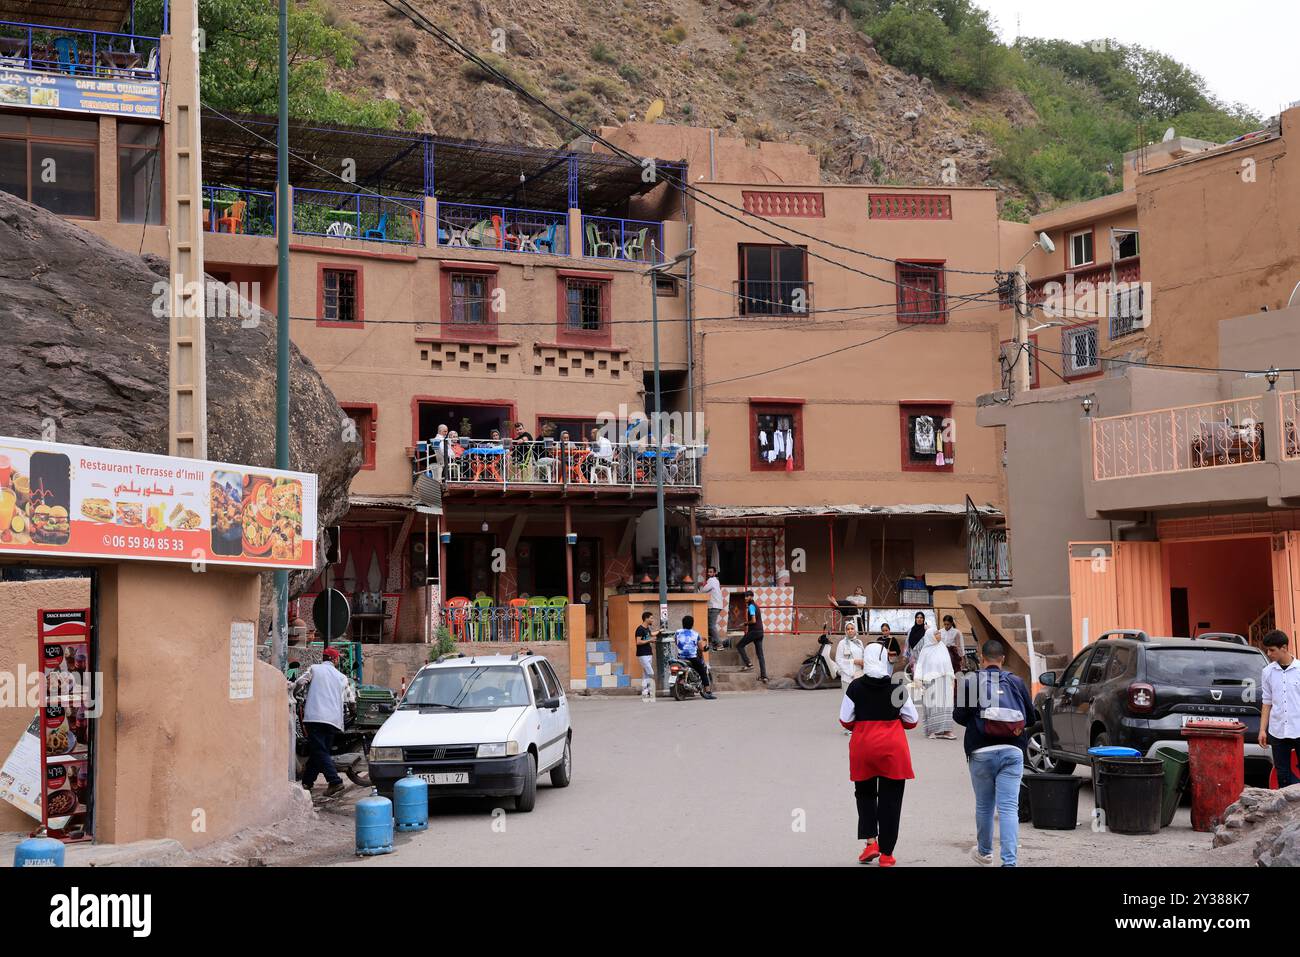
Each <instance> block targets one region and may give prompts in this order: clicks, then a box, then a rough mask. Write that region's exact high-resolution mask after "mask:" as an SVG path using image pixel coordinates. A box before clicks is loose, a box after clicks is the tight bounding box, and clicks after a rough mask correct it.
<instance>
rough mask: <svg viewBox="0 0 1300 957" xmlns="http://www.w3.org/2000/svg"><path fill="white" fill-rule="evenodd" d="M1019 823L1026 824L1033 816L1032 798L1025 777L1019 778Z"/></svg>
mask: <svg viewBox="0 0 1300 957" xmlns="http://www.w3.org/2000/svg"><path fill="white" fill-rule="evenodd" d="M1019 817H1020V823H1021V824H1028V823H1029V822H1030V821H1031V820H1033V817H1034V811H1033V804H1032V798H1031V796H1030V794H1029V785H1028V784H1026V783H1025V779H1024V778H1023V777H1022V778H1021V779H1020V814H1019Z"/></svg>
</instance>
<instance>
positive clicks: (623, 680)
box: [569, 641, 641, 691]
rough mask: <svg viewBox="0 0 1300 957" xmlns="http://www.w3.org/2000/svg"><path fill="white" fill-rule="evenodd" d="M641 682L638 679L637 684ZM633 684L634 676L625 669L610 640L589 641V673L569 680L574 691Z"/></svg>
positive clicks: (625, 686)
mask: <svg viewBox="0 0 1300 957" xmlns="http://www.w3.org/2000/svg"><path fill="white" fill-rule="evenodd" d="M640 684H641V682H640V680H638V681H637V686H638V687H640ZM631 685H632V676H631V675H629V674H627V673H626V672H624V671H623V663H622V662H621V661H619V660H618V655H617V654H616V653H615V652H614V651H613V650H612V649H611V648H610V645H609V642H608V641H589V642H587V673H586V675H585V676H583V677H582V678H571V679H570V680H569V687H570V688H571V689H572V690H574V691H595V690H597V689H601V690H606V689H613V688H630V687H631Z"/></svg>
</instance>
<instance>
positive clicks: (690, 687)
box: [655, 631, 709, 701]
mask: <svg viewBox="0 0 1300 957" xmlns="http://www.w3.org/2000/svg"><path fill="white" fill-rule="evenodd" d="M655 637H656V638H658V639H659V640H660V641H663V642H666V643H667V658H666V660H665V662H664V664H665V666H666V667H665V670H666V671H667V673H668V690H669V691H670V692H672V696H673V700H674V701H685V700H686V699H687V698H690V697H693V696H694V695H698V694H703V693H704V682H703V681H702V680H701V678H700V673H699V672H698V671H696V670H695V669H694V668H692V667H691V664H690V662H689V661H683V660H682V659H681V658H678V657H677V645H676V643H675V642H673V640H672V639H671V637H669V632H666V631H659V632H655ZM704 667H705V668H708V667H709V665H708V663H707V662H705V665H704Z"/></svg>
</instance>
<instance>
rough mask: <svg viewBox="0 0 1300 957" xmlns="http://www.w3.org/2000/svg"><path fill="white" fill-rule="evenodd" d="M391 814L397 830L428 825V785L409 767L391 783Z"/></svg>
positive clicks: (414, 829) (408, 829)
mask: <svg viewBox="0 0 1300 957" xmlns="http://www.w3.org/2000/svg"><path fill="white" fill-rule="evenodd" d="M393 816H394V817H396V818H397V829H398V830H399V831H423V830H424V829H425V828H427V827H428V826H429V785H428V783H427V782H425V781H422V780H421V779H420V778H417V777H416V776H415V775H414V774H413V773H412V771H411V769H410V768H407V769H406V777H404V778H402V779H401V780H400V781H398V782H397V783H396V784H395V785H393Z"/></svg>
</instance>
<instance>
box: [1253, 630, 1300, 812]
mask: <svg viewBox="0 0 1300 957" xmlns="http://www.w3.org/2000/svg"><path fill="white" fill-rule="evenodd" d="M1289 644H1290V642H1288V641H1287V637H1286V632H1284V631H1280V630H1277V629H1274V630H1273V631H1270V632H1269V633H1268V634H1267V635H1265V636H1264V654H1266V655H1268V661H1269V663H1268V664H1267V665H1266V666H1265V667H1264V673H1263V675H1262V676H1261V677H1260V682H1259V687H1260V700H1261V701H1262V702H1263V704H1264V710H1263V713H1262V714H1261V715H1260V718H1259V746H1260V747H1261V748H1266V747H1271V748H1272V749H1273V767H1274V768H1275V769H1276V770H1277V786H1278V787H1279V788H1284V787H1288V786H1290V785H1292V784H1296V783H1297V781H1296V777H1295V774H1294V773H1293V772H1292V770H1291V761H1292V755H1300V662H1297V661H1296V657H1295V655H1293V654H1291V651H1290V649H1289V648H1288V645H1289Z"/></svg>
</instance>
